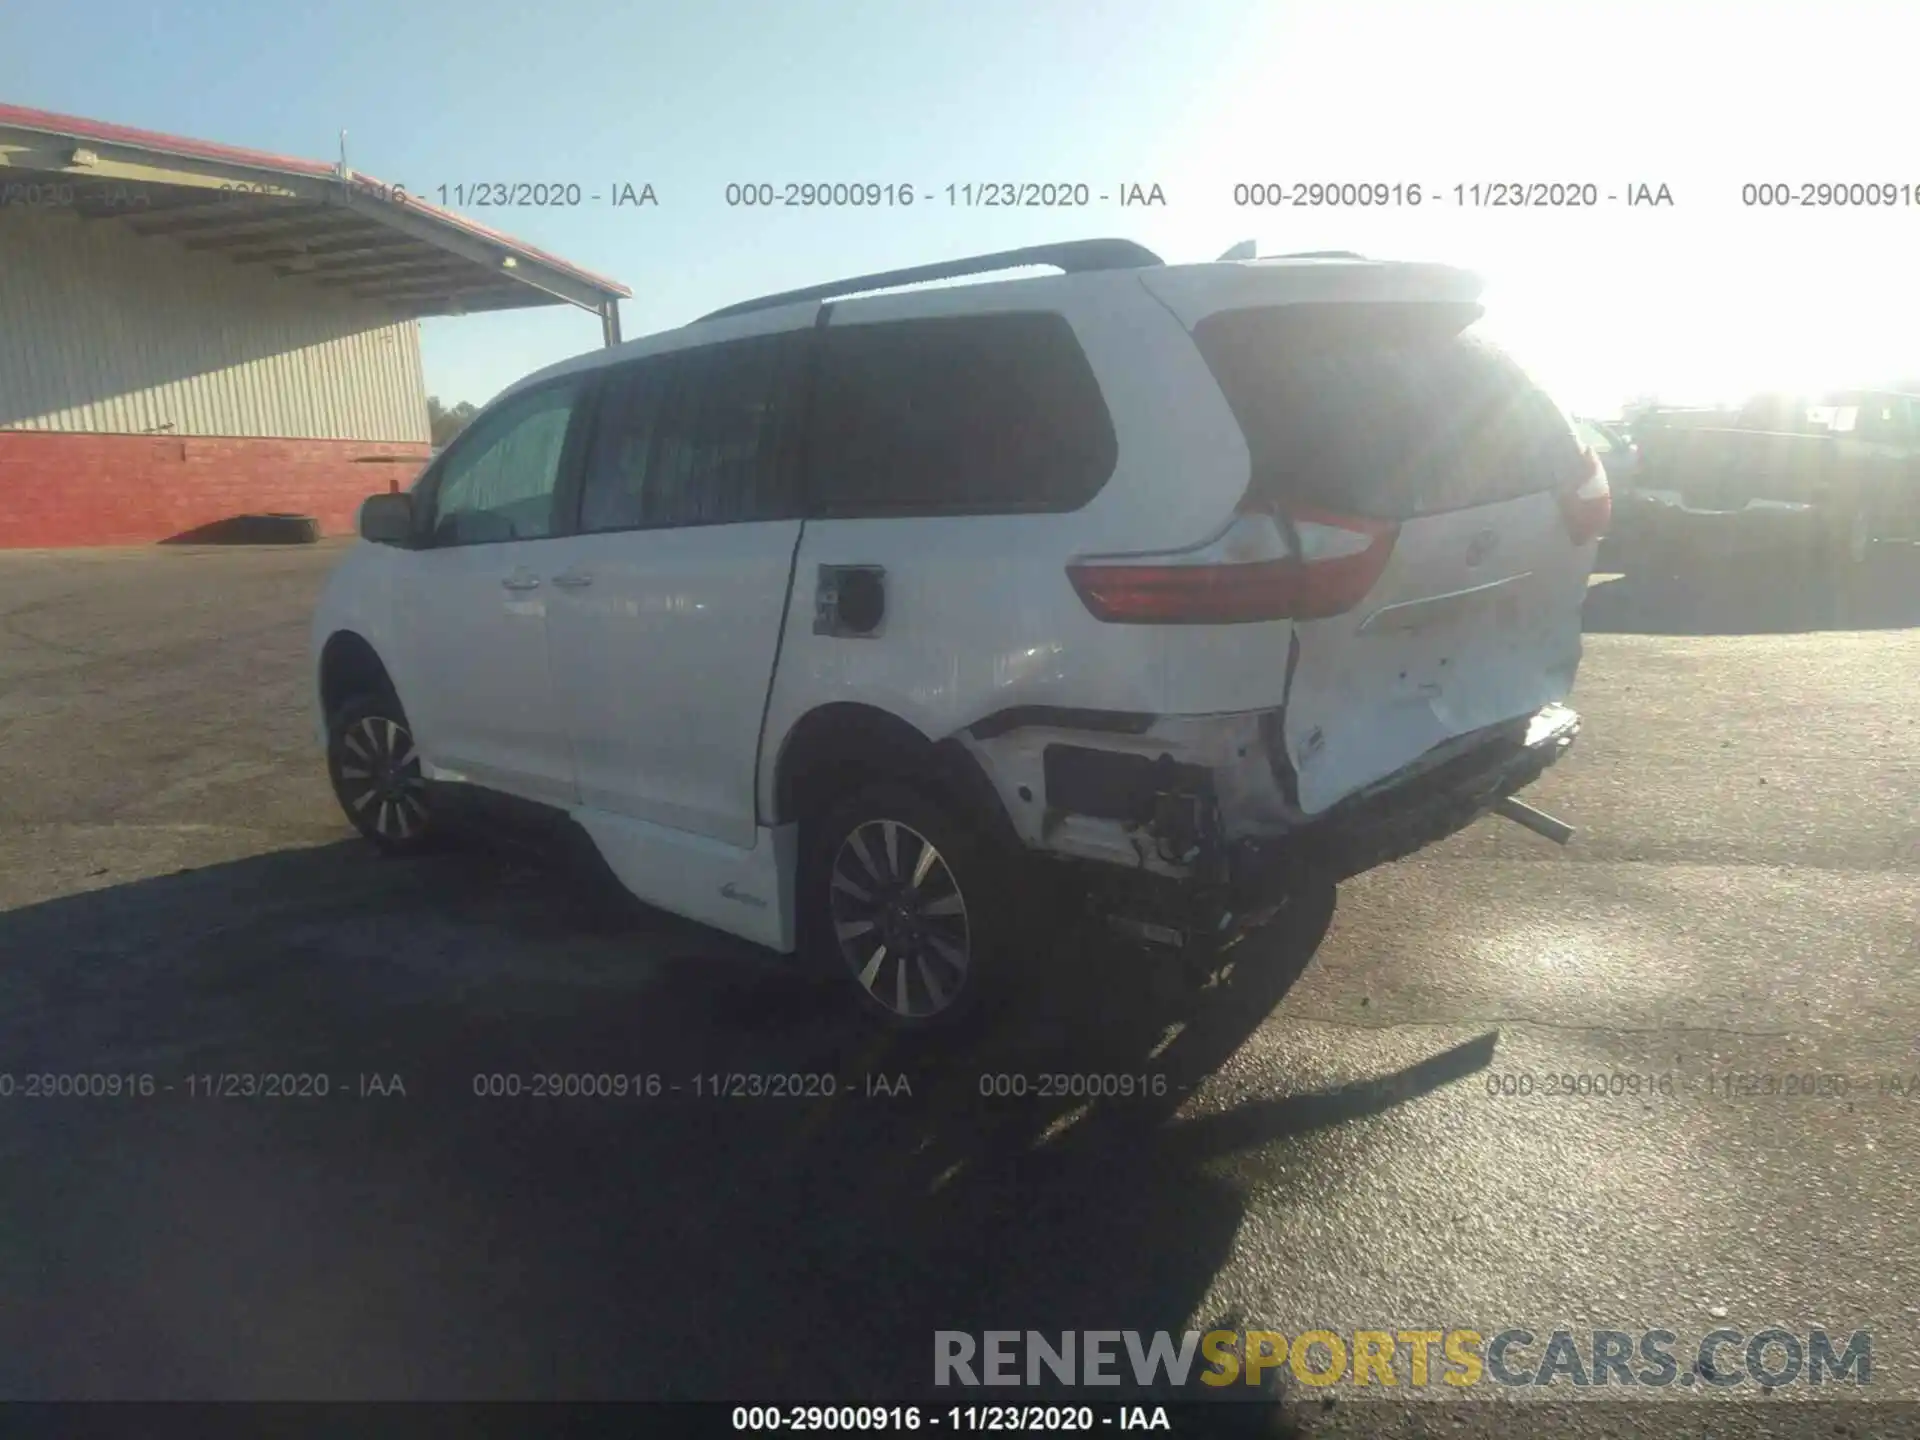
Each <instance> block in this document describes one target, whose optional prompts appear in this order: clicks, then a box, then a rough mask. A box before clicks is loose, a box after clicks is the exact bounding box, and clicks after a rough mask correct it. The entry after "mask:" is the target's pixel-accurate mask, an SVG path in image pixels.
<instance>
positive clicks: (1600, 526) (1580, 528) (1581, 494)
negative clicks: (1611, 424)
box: [1560, 450, 1613, 545]
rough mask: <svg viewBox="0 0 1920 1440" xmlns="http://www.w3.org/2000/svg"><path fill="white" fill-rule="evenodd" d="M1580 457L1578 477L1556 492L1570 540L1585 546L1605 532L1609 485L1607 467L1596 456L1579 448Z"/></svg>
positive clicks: (1609, 517) (1610, 509) (1610, 511)
mask: <svg viewBox="0 0 1920 1440" xmlns="http://www.w3.org/2000/svg"><path fill="white" fill-rule="evenodd" d="M1580 459H1581V464H1582V473H1581V477H1580V479H1578V480H1577V481H1575V482H1574V483H1573V484H1572V485H1570V486H1568V487H1567V488H1566V489H1565V490H1562V491H1561V492H1560V513H1561V514H1562V515H1564V516H1565V517H1566V521H1567V534H1568V535H1569V536H1571V537H1572V539H1573V543H1574V544H1576V545H1585V544H1587V543H1588V542H1589V541H1592V540H1598V539H1599V538H1600V537H1601V536H1602V535H1604V534H1606V533H1607V525H1608V523H1609V522H1610V521H1611V520H1612V519H1613V487H1612V486H1610V485H1608V484H1607V467H1606V466H1604V465H1602V464H1601V463H1600V457H1599V456H1598V455H1596V454H1594V453H1593V451H1592V450H1583V451H1581V452H1580Z"/></svg>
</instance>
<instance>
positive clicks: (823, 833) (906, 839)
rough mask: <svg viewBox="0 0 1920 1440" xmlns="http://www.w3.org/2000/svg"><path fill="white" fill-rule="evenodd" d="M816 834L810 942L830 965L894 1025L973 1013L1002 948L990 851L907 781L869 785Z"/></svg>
mask: <svg viewBox="0 0 1920 1440" xmlns="http://www.w3.org/2000/svg"><path fill="white" fill-rule="evenodd" d="M807 831H808V833H807V834H806V836H805V838H804V840H803V853H802V856H801V864H800V874H799V876H798V886H799V894H798V897H797V904H798V908H799V912H800V914H799V920H800V925H801V940H802V943H803V944H804V945H805V946H806V948H807V949H808V951H809V952H811V954H812V955H813V956H814V957H815V958H816V960H817V961H818V962H819V963H820V964H821V965H822V966H823V968H831V969H835V970H838V971H839V972H840V974H841V975H843V976H844V977H845V978H846V979H847V980H849V981H851V982H852V984H853V987H854V990H855V993H856V994H857V995H858V996H859V1000H860V1003H861V1005H862V1007H863V1008H864V1009H865V1010H866V1011H867V1013H868V1014H870V1015H872V1016H874V1017H876V1018H878V1019H881V1020H884V1021H885V1022H887V1023H889V1024H891V1025H895V1026H900V1027H905V1028H916V1029H917V1028H923V1027H929V1026H934V1025H942V1024H949V1023H952V1022H954V1021H957V1020H959V1019H960V1018H962V1017H963V1016H965V1015H966V1014H968V1013H969V1012H971V1011H972V1010H973V1009H974V1008H975V1006H976V1004H977V1002H978V1000H979V998H980V993H981V989H982V971H983V970H989V969H991V968H992V963H993V961H994V959H995V958H996V956H997V953H998V951H999V949H1000V946H1001V941H1000V932H1001V924H1002V918H1001V912H1002V911H1003V910H1004V908H1005V904H1006V899H1007V897H1006V893H1005V888H1004V886H1002V885H1000V884H999V883H998V881H997V876H996V870H997V867H998V865H999V863H1000V862H999V859H998V857H997V856H995V855H994V854H993V853H992V851H991V850H990V848H989V847H988V846H987V845H986V844H984V843H983V842H982V841H981V840H980V839H979V838H978V837H977V836H975V835H973V834H972V833H970V831H969V830H968V828H967V827H966V826H965V825H964V824H962V823H961V822H960V821H959V820H958V819H956V818H955V817H954V816H953V815H952V814H951V813H950V812H949V811H948V809H947V808H946V807H945V806H944V805H942V804H940V803H939V802H937V801H935V800H933V799H932V798H930V797H928V796H926V795H924V794H922V793H920V792H919V791H917V790H914V789H911V788H908V787H906V786H903V785H898V784H876V785H871V786H868V787H866V788H864V789H861V790H860V791H858V792H856V793H855V794H854V795H852V796H850V797H849V798H848V799H847V800H845V801H844V802H842V803H841V804H840V805H838V806H836V807H835V808H834V809H833V810H832V811H831V812H829V813H828V814H827V815H825V816H824V817H823V818H822V819H821V820H820V821H819V822H818V823H816V824H814V825H811V826H808V827H807Z"/></svg>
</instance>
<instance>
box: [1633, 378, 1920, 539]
mask: <svg viewBox="0 0 1920 1440" xmlns="http://www.w3.org/2000/svg"><path fill="white" fill-rule="evenodd" d="M1716 418H1717V417H1716ZM1729 418H1730V419H1731V421H1732V423H1730V424H1729V423H1724V422H1723V423H1720V424H1714V425H1705V426H1703V425H1699V424H1693V423H1681V424H1673V425H1666V424H1659V423H1655V424H1652V425H1645V424H1643V425H1641V426H1639V427H1637V428H1636V430H1635V439H1636V440H1637V442H1638V443H1639V446H1640V463H1639V467H1638V468H1639V475H1638V483H1637V485H1636V486H1635V487H1634V489H1633V491H1632V493H1631V495H1630V496H1627V497H1622V498H1621V499H1620V500H1617V501H1616V514H1615V534H1616V535H1617V536H1618V537H1619V538H1620V540H1621V541H1622V543H1623V545H1626V546H1629V547H1631V548H1634V549H1637V550H1640V551H1641V553H1643V554H1653V555H1672V554H1673V553H1674V552H1676V551H1679V550H1693V549H1696V548H1698V549H1702V550H1704V549H1708V548H1712V549H1716V550H1723V551H1726V550H1732V551H1750V550H1754V549H1763V548H1769V547H1772V546H1777V545H1789V546H1792V547H1794V548H1797V549H1798V548H1804V549H1808V550H1811V551H1813V552H1814V553H1815V554H1817V555H1818V556H1819V557H1820V558H1822V559H1824V560H1831V561H1835V562H1839V563H1842V564H1850V565H1859V564H1861V563H1863V562H1864V561H1865V560H1866V558H1867V556H1868V554H1869V553H1870V552H1871V550H1872V547H1873V545H1874V544H1875V542H1877V541H1883V540H1909V541H1910V540H1920V395H1914V394H1908V393H1904V392H1896V391H1846V392H1841V393H1836V394H1831V395H1827V396H1823V397H1820V398H1819V399H1817V400H1813V401H1802V400H1789V399H1783V398H1782V397H1777V396H1774V397H1766V398H1764V399H1761V400H1757V401H1755V402H1753V403H1752V404H1750V405H1749V406H1747V407H1746V408H1745V409H1743V410H1741V411H1739V412H1736V413H1735V414H1734V415H1732V416H1731V417H1729Z"/></svg>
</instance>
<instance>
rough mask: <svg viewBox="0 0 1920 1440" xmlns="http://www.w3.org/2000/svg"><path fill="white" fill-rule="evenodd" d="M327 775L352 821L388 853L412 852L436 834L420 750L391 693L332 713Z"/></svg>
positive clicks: (353, 701) (358, 699)
mask: <svg viewBox="0 0 1920 1440" xmlns="http://www.w3.org/2000/svg"><path fill="white" fill-rule="evenodd" d="M327 778H328V780H330V781H331V782H332V784H333V794H334V798H335V799H337V800H338V801H339V802H340V808H341V810H342V811H344V812H345V814H346V817H347V819H348V820H349V821H351V822H352V824H353V827H354V828H355V829H356V830H358V831H359V832H360V833H361V834H362V835H364V836H366V837H367V839H369V840H371V841H372V842H373V843H374V844H375V845H377V846H379V847H380V849H381V850H383V851H385V852H386V853H387V854H389V855H408V854H413V853H416V852H418V851H420V850H423V849H425V848H427V847H428V846H429V845H430V844H432V842H433V841H434V839H435V838H437V837H436V834H435V826H434V823H433V808H432V805H431V803H430V801H429V798H428V795H427V783H426V778H425V776H424V775H423V774H422V773H421V769H420V752H419V750H418V749H417V748H416V747H415V745H414V743H413V732H412V731H411V730H410V729H409V728H408V727H407V716H406V712H405V711H404V710H402V709H401V708H400V702H399V701H398V700H397V699H395V698H393V697H392V696H390V695H388V696H380V695H359V696H355V697H354V698H353V699H351V700H348V701H347V702H346V703H345V704H343V705H342V706H341V707H340V708H339V709H338V710H336V711H335V712H334V713H333V715H332V716H331V717H330V719H329V721H328V726H327Z"/></svg>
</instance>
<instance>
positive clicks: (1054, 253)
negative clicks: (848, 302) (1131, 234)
mask: <svg viewBox="0 0 1920 1440" xmlns="http://www.w3.org/2000/svg"><path fill="white" fill-rule="evenodd" d="M1165 263H1166V262H1165V261H1163V260H1162V259H1161V258H1160V257H1159V256H1158V255H1156V254H1154V253H1153V251H1151V250H1149V249H1147V247H1146V246H1144V245H1136V244H1135V243H1134V242H1133V241H1131V240H1067V241H1063V242H1061V243H1060V244H1058V245H1029V246H1026V247H1025V248H1024V249H1020V250H1000V251H996V252H995V253H993V254H991V255H970V256H968V257H966V258H965V259H963V260H943V261H941V262H940V263H939V264H936V265H915V266H912V267H911V268H909V269H906V270H883V271H880V272H879V273H878V274H875V275H855V276H854V277H852V278H851V279H848V280H835V281H832V282H830V283H829V284H826V285H809V286H807V287H806V288H805V289H802V290H783V291H781V292H780V293H779V294H777V295H762V296H761V297H760V298H759V299H757V300H742V301H741V302H740V303H739V304H737V305H728V306H726V307H725V308H724V309H720V310H715V311H713V312H712V313H711V314H707V315H702V316H701V317H700V319H701V320H719V319H721V318H723V317H725V316H728V315H747V314H751V313H752V312H753V311H755V310H771V309H773V308H774V307H775V306H779V305H797V304H799V303H800V302H801V301H803V300H832V299H834V298H836V297H838V296H843V295H859V294H863V293H865V292H866V291H869V290H888V289H891V288H893V287H894V286H896V285H919V284H924V283H926V282H927V281H930V280H953V279H957V278H958V277H959V276H962V275H986V274H990V273H992V272H993V271H995V270H1018V269H1021V268H1022V267H1024V266H1028V265H1051V266H1053V267H1055V268H1056V269H1058V270H1061V271H1064V272H1065V273H1066V274H1069V275H1075V274H1079V273H1081V272H1082V271H1087V270H1138V269H1143V268H1145V267H1147V266H1149V265H1162V264H1165ZM695 323H696V324H697V323H699V322H698V321H696V322H695Z"/></svg>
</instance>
